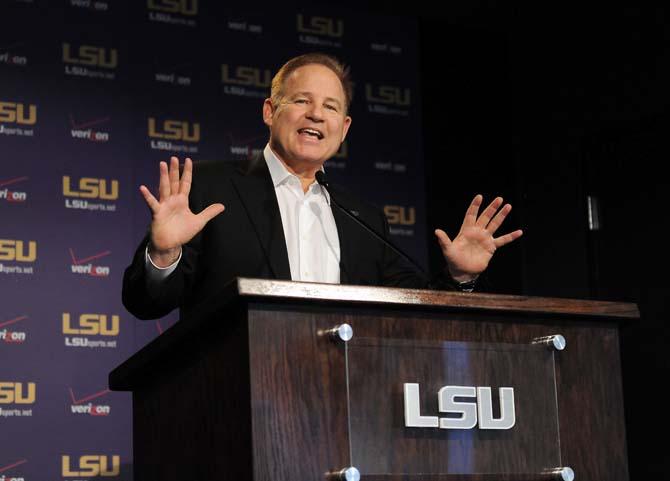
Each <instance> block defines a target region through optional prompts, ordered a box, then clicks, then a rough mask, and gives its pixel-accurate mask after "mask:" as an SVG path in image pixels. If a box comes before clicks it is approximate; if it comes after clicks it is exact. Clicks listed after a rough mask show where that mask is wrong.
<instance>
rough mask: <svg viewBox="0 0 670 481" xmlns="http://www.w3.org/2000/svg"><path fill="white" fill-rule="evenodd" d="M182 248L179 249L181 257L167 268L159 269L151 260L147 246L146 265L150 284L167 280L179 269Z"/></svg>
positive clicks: (145, 251)
mask: <svg viewBox="0 0 670 481" xmlns="http://www.w3.org/2000/svg"><path fill="white" fill-rule="evenodd" d="M181 252H182V250H181V247H180V248H179V257H177V260H176V261H174V262H173V263H172V264H170V265H169V266H167V267H158V266H157V265H156V264H154V261H152V260H151V256H150V255H149V246H148V245H147V246H146V248H145V249H144V263H145V267H146V273H147V281H148V282H150V283H158V282H161V281H162V280H164V279H165V278H167V277H168V276H169V275H170V274H172V272H173V271H174V270H175V269H176V268H177V264H179V261H180V260H181Z"/></svg>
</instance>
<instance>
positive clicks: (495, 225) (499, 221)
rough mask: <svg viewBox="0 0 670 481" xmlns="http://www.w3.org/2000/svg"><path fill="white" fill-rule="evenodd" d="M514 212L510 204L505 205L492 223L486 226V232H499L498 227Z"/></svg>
mask: <svg viewBox="0 0 670 481" xmlns="http://www.w3.org/2000/svg"><path fill="white" fill-rule="evenodd" d="M511 211H512V206H511V205H510V204H505V205H504V206H503V208H502V209H500V210H499V211H498V213H497V214H496V215H495V217H494V218H493V219H491V222H489V224H488V225H487V226H486V230H487V231H489V232H490V233H491V234H493V233H495V231H497V230H498V227H500V225H501V224H502V223H503V221H504V220H505V218H506V217H507V215H508V214H509V213H510V212H511Z"/></svg>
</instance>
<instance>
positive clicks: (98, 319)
mask: <svg viewBox="0 0 670 481" xmlns="http://www.w3.org/2000/svg"><path fill="white" fill-rule="evenodd" d="M62 321H63V334H73V335H81V336H117V335H118V334H119V326H120V322H119V316H118V315H112V316H110V317H109V318H108V317H107V315H106V314H80V315H79V319H77V321H76V324H74V325H73V323H72V317H71V315H70V313H69V312H64V313H63V316H62Z"/></svg>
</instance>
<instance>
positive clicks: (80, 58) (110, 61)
mask: <svg viewBox="0 0 670 481" xmlns="http://www.w3.org/2000/svg"><path fill="white" fill-rule="evenodd" d="M63 62H65V63H73V64H77V65H87V66H90V67H103V68H116V66H117V65H118V64H119V52H118V51H117V50H116V49H115V48H111V49H109V50H107V49H105V48H102V47H95V46H93V45H80V46H79V49H78V50H76V51H75V52H74V53H73V50H72V47H71V46H70V44H69V43H64V44H63Z"/></svg>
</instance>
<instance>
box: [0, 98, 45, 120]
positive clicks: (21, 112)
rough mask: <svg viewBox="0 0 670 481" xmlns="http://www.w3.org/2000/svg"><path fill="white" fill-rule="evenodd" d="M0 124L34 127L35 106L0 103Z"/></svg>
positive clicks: (35, 117) (35, 118)
mask: <svg viewBox="0 0 670 481" xmlns="http://www.w3.org/2000/svg"><path fill="white" fill-rule="evenodd" d="M0 122H7V123H15V124H19V125H35V124H36V123H37V105H34V104H22V103H18V102H7V101H0Z"/></svg>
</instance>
